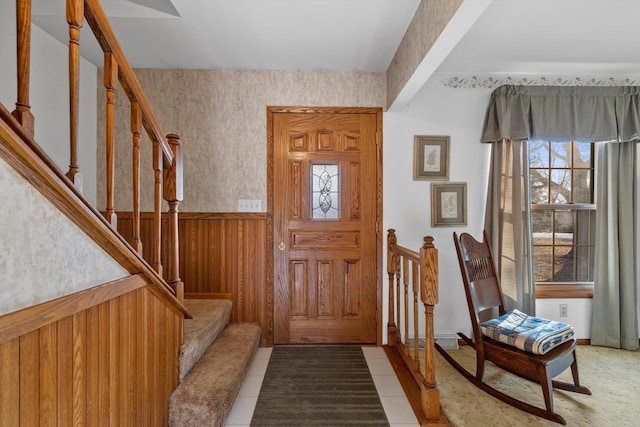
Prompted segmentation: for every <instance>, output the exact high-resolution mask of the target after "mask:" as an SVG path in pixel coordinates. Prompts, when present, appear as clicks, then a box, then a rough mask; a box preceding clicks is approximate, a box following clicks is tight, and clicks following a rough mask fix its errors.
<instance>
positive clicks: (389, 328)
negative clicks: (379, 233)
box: [387, 228, 398, 346]
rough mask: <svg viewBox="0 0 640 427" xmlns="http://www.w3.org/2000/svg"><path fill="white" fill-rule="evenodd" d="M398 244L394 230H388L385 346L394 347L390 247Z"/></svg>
mask: <svg viewBox="0 0 640 427" xmlns="http://www.w3.org/2000/svg"><path fill="white" fill-rule="evenodd" d="M397 243H398V239H397V237H396V230H394V229H392V228H391V229H389V231H388V232H387V275H388V276H389V318H388V319H387V344H388V345H390V346H395V345H396V338H397V327H396V323H395V313H394V310H393V307H394V298H393V287H394V283H395V274H396V267H395V256H394V255H393V251H392V249H391V248H392V247H393V246H394V245H396V244H397Z"/></svg>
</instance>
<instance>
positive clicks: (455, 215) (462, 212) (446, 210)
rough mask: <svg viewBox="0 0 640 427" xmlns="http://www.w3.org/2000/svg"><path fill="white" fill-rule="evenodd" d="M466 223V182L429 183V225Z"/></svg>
mask: <svg viewBox="0 0 640 427" xmlns="http://www.w3.org/2000/svg"><path fill="white" fill-rule="evenodd" d="M446 225H467V183H466V182H450V183H446V184H435V183H434V184H431V226H432V227H437V226H446Z"/></svg>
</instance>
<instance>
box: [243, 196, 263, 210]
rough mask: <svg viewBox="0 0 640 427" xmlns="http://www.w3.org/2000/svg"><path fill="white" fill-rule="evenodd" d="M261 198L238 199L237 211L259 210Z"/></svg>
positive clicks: (260, 208)
mask: <svg viewBox="0 0 640 427" xmlns="http://www.w3.org/2000/svg"><path fill="white" fill-rule="evenodd" d="M261 211H262V200H249V199H238V212H261Z"/></svg>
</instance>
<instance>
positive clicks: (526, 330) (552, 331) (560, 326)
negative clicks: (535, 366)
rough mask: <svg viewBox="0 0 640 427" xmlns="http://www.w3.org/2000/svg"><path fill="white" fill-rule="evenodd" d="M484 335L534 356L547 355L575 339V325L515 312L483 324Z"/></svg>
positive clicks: (481, 328) (481, 325)
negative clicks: (553, 349) (555, 348)
mask: <svg viewBox="0 0 640 427" xmlns="http://www.w3.org/2000/svg"><path fill="white" fill-rule="evenodd" d="M480 330H481V331H482V334H483V335H485V336H487V337H489V338H492V339H494V340H496V341H500V342H502V343H505V344H508V345H511V346H514V347H516V348H519V349H520V350H524V351H528V352H529V353H534V354H545V353H547V352H548V351H550V350H551V349H552V348H554V347H556V346H558V345H560V344H562V343H564V342H567V341H569V340H571V339H573V335H574V332H573V326H571V325H568V324H566V323H562V322H556V321H555V320H548V319H543V318H541V317H535V316H529V315H527V314H525V313H522V312H521V311H518V310H511V311H509V312H508V313H505V314H503V315H502V316H500V317H496V318H495V319H491V320H487V321H486V322H483V323H481V324H480Z"/></svg>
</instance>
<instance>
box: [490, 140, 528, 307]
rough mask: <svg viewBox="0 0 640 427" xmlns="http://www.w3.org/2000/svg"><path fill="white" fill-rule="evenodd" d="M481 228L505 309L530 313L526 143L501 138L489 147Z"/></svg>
mask: <svg viewBox="0 0 640 427" xmlns="http://www.w3.org/2000/svg"><path fill="white" fill-rule="evenodd" d="M484 228H485V230H487V233H488V234H489V239H490V240H491V248H492V249H491V250H492V251H493V253H494V254H495V256H494V257H495V259H496V263H497V267H496V268H497V269H498V274H499V275H500V283H501V285H502V291H503V293H504V297H505V304H506V305H507V309H508V310H512V309H514V308H517V309H518V310H520V311H523V312H525V313H527V314H530V315H534V314H535V308H536V293H535V287H534V281H533V256H532V254H533V246H532V242H531V204H530V202H529V150H528V149H527V144H526V142H523V141H510V140H506V139H505V140H502V141H498V142H495V143H494V144H493V145H492V146H491V165H490V171H489V191H488V193H487V205H486V211H485V222H484Z"/></svg>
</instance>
